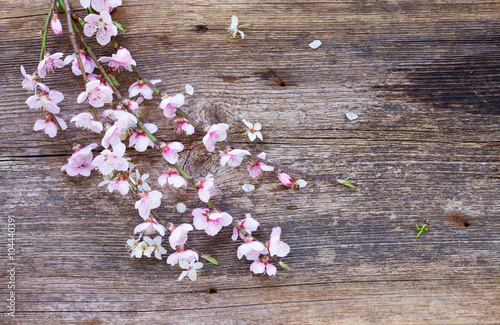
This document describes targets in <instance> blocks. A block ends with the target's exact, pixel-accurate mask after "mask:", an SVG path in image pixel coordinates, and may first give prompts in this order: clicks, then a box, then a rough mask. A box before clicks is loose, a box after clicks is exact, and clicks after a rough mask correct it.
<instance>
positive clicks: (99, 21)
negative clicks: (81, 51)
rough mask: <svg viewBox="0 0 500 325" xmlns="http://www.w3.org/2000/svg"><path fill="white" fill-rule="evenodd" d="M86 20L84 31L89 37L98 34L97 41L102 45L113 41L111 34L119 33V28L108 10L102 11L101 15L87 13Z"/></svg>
mask: <svg viewBox="0 0 500 325" xmlns="http://www.w3.org/2000/svg"><path fill="white" fill-rule="evenodd" d="M85 22H86V23H85V26H84V27H83V33H84V34H85V35H86V36H88V37H90V36H92V35H94V34H97V43H99V44H101V45H106V44H108V43H109V42H110V41H111V36H116V35H118V29H117V28H116V26H115V25H114V24H113V21H112V20H111V15H110V14H109V12H107V11H101V12H100V13H99V15H95V14H90V15H87V17H85Z"/></svg>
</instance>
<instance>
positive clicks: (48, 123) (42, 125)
mask: <svg viewBox="0 0 500 325" xmlns="http://www.w3.org/2000/svg"><path fill="white" fill-rule="evenodd" d="M53 117H54V118H55V119H56V121H57V123H59V126H60V127H61V129H63V130H66V129H67V128H68V126H67V125H66V123H65V122H64V120H63V119H61V118H59V117H57V116H55V115H53ZM53 117H52V116H51V115H47V117H46V118H45V119H44V120H37V121H36V122H35V125H34V126H33V130H35V131H40V130H43V132H45V133H46V134H47V135H48V136H49V138H53V137H55V136H56V135H57V125H56V123H55V122H54V118H53Z"/></svg>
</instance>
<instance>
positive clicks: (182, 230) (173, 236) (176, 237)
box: [168, 223, 193, 249]
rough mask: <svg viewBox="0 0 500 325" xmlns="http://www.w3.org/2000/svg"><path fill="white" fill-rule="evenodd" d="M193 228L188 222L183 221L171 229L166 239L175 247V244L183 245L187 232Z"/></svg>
mask: <svg viewBox="0 0 500 325" xmlns="http://www.w3.org/2000/svg"><path fill="white" fill-rule="evenodd" d="M191 230H193V226H191V225H190V224H188V223H183V224H182V225H178V226H177V227H175V228H174V229H172V231H171V233H170V236H169V237H168V241H169V243H170V247H172V248H173V249H176V247H177V246H180V245H184V244H185V243H186V241H187V239H188V236H187V233H188V232H190V231H191Z"/></svg>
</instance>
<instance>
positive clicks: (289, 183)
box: [278, 173, 307, 189]
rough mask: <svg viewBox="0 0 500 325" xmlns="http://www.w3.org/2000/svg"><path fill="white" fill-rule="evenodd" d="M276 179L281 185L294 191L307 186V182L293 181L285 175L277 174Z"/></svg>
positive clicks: (301, 180)
mask: <svg viewBox="0 0 500 325" xmlns="http://www.w3.org/2000/svg"><path fill="white" fill-rule="evenodd" d="M278 179H279V180H280V182H281V184H283V185H285V186H288V187H293V188H294V189H298V188H301V187H304V186H306V185H307V182H306V181H305V180H303V179H299V180H297V181H295V180H294V179H293V178H292V177H291V176H290V175H288V174H286V173H279V174H278Z"/></svg>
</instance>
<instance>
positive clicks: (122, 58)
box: [99, 47, 137, 71]
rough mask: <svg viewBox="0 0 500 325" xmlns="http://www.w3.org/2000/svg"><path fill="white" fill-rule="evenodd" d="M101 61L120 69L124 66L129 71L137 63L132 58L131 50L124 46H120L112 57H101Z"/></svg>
mask: <svg viewBox="0 0 500 325" xmlns="http://www.w3.org/2000/svg"><path fill="white" fill-rule="evenodd" d="M99 61H101V62H107V63H108V67H110V68H114V69H116V70H119V69H120V68H123V69H125V70H128V71H132V66H133V65H137V64H136V63H135V61H134V60H133V59H132V56H131V55H130V52H129V51H128V50H127V49H126V48H123V47H120V48H119V49H118V51H116V53H114V54H112V55H111V57H107V56H105V57H102V58H100V59H99Z"/></svg>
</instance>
